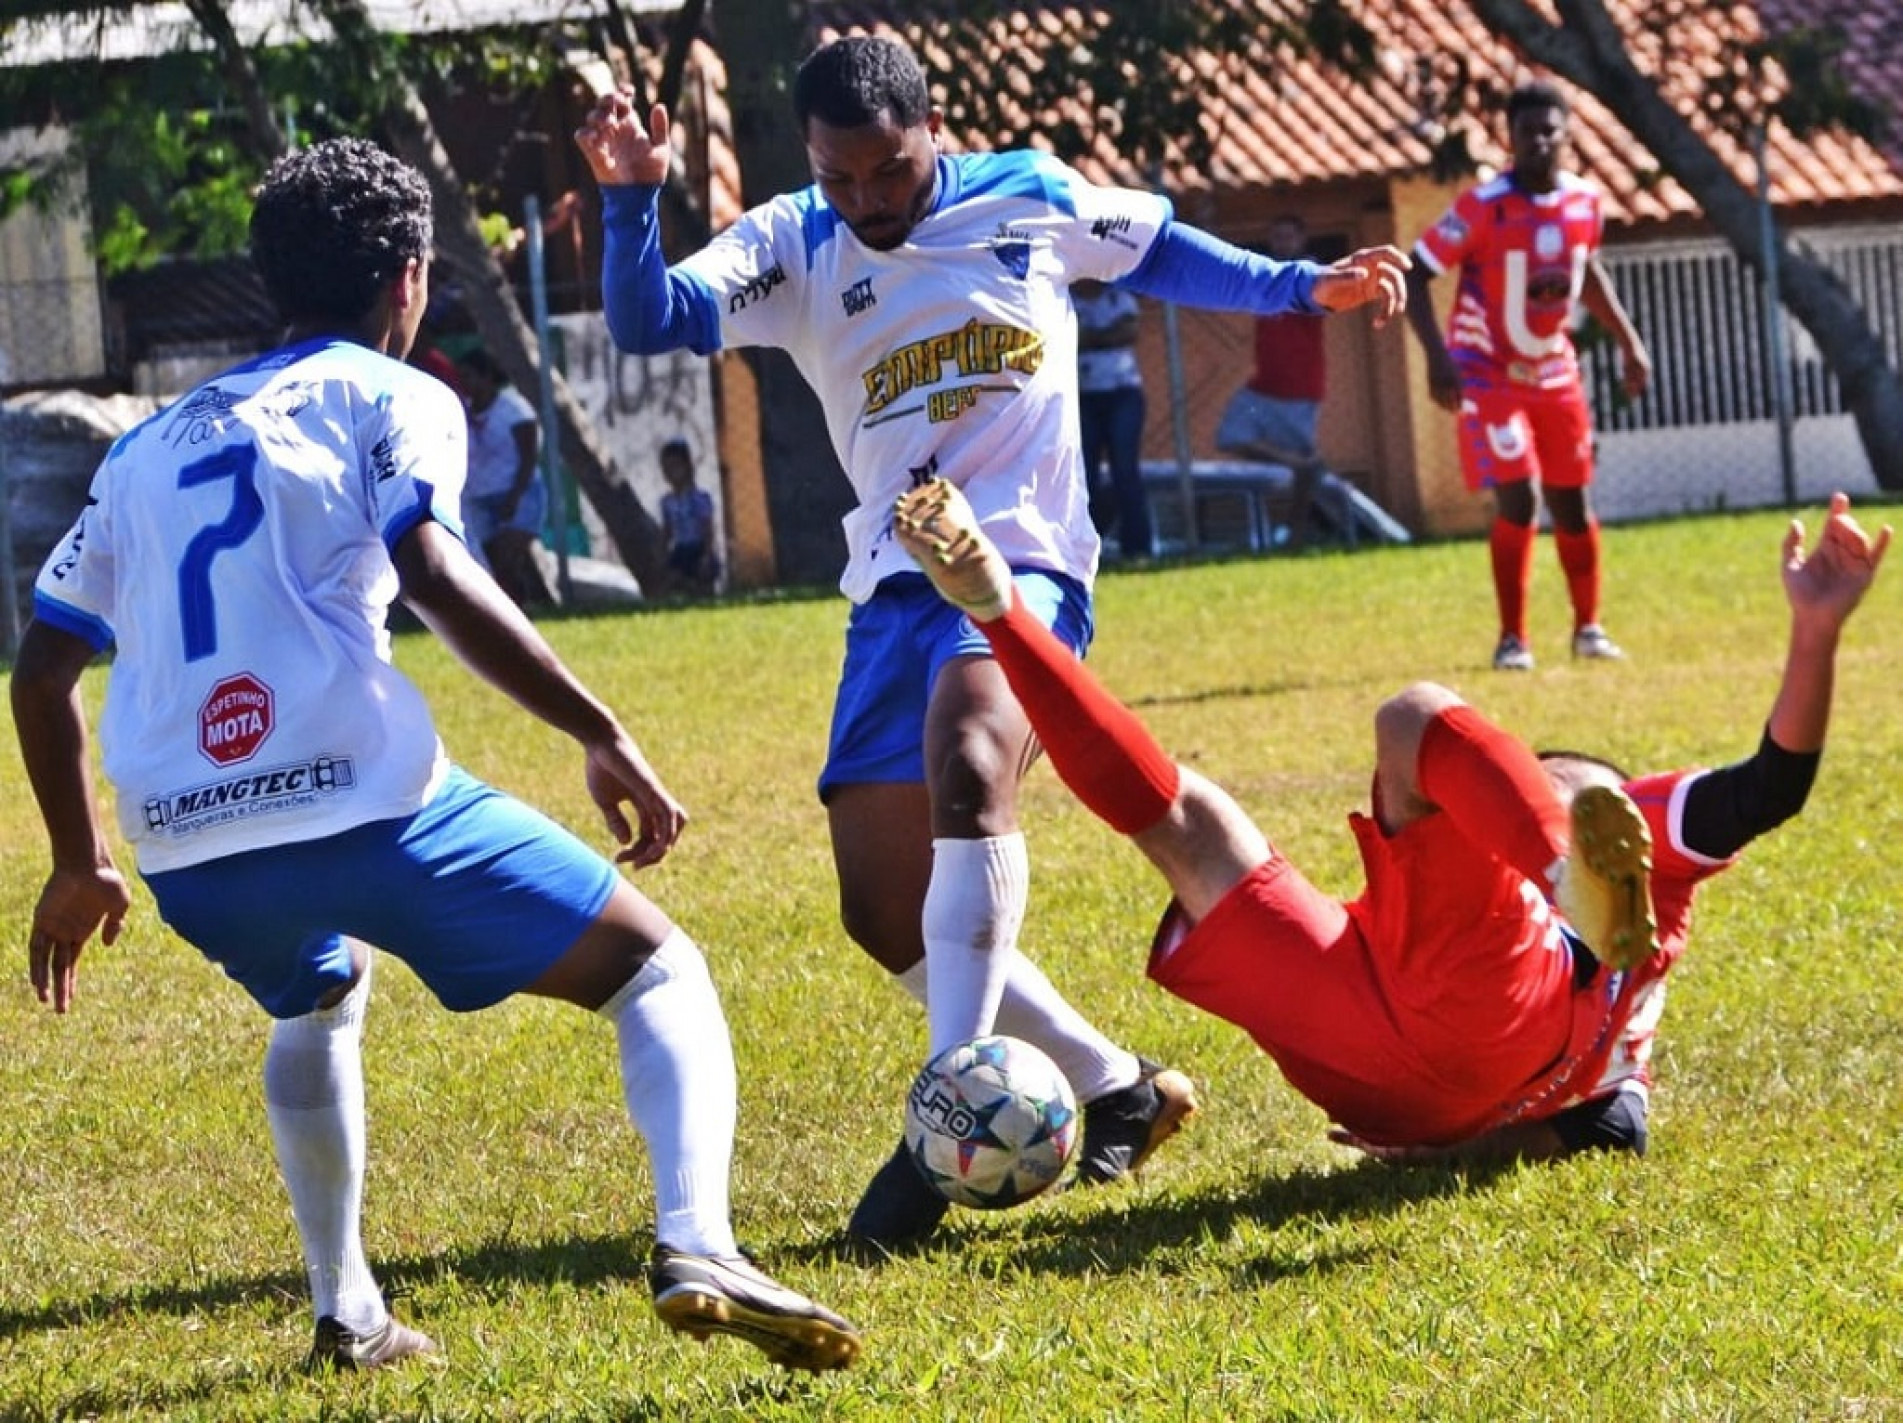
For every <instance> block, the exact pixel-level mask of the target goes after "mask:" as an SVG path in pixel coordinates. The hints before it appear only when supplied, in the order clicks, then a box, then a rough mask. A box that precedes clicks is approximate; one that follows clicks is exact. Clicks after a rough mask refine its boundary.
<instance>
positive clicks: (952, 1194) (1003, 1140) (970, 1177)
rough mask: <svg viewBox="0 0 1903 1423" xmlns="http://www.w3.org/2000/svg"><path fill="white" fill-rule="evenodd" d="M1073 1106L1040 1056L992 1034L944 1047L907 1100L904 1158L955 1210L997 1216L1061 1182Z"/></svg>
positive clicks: (1074, 1135)
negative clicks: (968, 1209)
mask: <svg viewBox="0 0 1903 1423" xmlns="http://www.w3.org/2000/svg"><path fill="white" fill-rule="evenodd" d="M1078 1135H1079V1123H1078V1119H1077V1098H1076V1096H1075V1094H1074V1093H1072V1091H1071V1087H1070V1083H1069V1081H1068V1080H1066V1078H1065V1077H1064V1074H1063V1072H1062V1071H1060V1070H1059V1068H1058V1066H1057V1064H1056V1063H1054V1062H1052V1061H1051V1060H1050V1058H1049V1057H1047V1056H1046V1055H1045V1054H1044V1053H1043V1051H1041V1050H1040V1049H1038V1048H1036V1047H1033V1046H1032V1045H1031V1044H1030V1043H1027V1042H1024V1041H1023V1040H1021V1039H1019V1038H1011V1037H1004V1036H1002V1035H993V1036H991V1037H983V1038H973V1039H972V1040H971V1041H970V1042H965V1043H959V1044H958V1045H957V1046H955V1047H951V1048H947V1049H946V1050H945V1051H944V1052H942V1053H940V1054H939V1055H938V1056H937V1057H935V1058H933V1059H932V1060H931V1061H930V1062H928V1063H927V1064H926V1065H925V1068H924V1070H923V1071H921V1072H920V1073H919V1075H918V1077H917V1078H916V1079H915V1080H914V1081H913V1083H912V1090H911V1093H910V1094H909V1095H908V1096H907V1097H906V1099H905V1149H906V1150H907V1151H908V1152H909V1153H910V1154H911V1157H912V1162H913V1164H914V1165H915V1166H917V1167H918V1169H919V1172H920V1174H922V1175H923V1176H924V1177H925V1179H926V1180H927V1181H930V1182H931V1183H932V1185H933V1186H935V1187H936V1188H937V1189H938V1191H939V1193H940V1194H941V1195H943V1196H944V1197H945V1199H947V1200H948V1201H951V1202H952V1203H953V1204H955V1205H961V1206H976V1207H977V1208H978V1209H980V1210H1003V1209H1005V1208H1006V1207H1008V1206H1015V1205H1017V1204H1019V1203H1020V1202H1023V1201H1028V1200H1030V1199H1031V1197H1033V1196H1035V1195H1037V1194H1038V1193H1039V1192H1041V1191H1046V1190H1049V1189H1050V1188H1051V1187H1052V1186H1053V1185H1055V1184H1056V1183H1057V1181H1058V1179H1059V1178H1060V1177H1062V1176H1063V1174H1064V1168H1065V1167H1067V1166H1068V1165H1069V1164H1070V1159H1071V1157H1072V1156H1073V1155H1074V1154H1075V1153H1076V1150H1077V1141H1078Z"/></svg>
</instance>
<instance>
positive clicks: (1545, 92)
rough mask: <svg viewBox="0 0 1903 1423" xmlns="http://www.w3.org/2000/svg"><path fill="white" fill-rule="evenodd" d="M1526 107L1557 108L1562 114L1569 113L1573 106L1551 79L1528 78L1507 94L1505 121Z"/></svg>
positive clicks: (1523, 110)
mask: <svg viewBox="0 0 1903 1423" xmlns="http://www.w3.org/2000/svg"><path fill="white" fill-rule="evenodd" d="M1528 109H1558V110H1559V111H1560V112H1561V113H1562V114H1570V113H1572V111H1573V106H1572V103H1571V101H1569V100H1568V99H1567V97H1566V95H1565V92H1564V91H1563V90H1561V89H1560V87H1559V85H1557V84H1555V83H1553V82H1552V81H1551V80H1549V79H1529V80H1528V81H1527V82H1526V83H1524V84H1522V85H1520V86H1519V87H1518V88H1516V89H1515V90H1514V91H1513V92H1512V93H1511V94H1509V95H1507V122H1508V123H1512V122H1513V120H1514V119H1516V118H1517V117H1519V116H1520V115H1521V114H1523V113H1525V112H1526V111H1527V110H1528Z"/></svg>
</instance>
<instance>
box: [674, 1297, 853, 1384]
mask: <svg viewBox="0 0 1903 1423" xmlns="http://www.w3.org/2000/svg"><path fill="white" fill-rule="evenodd" d="M654 1312H655V1313H656V1314H658V1315H659V1316H660V1317H661V1322H662V1323H663V1324H665V1325H667V1327H668V1328H669V1329H673V1330H676V1331H678V1332H679V1333H682V1334H685V1335H687V1336H688V1337H689V1338H690V1339H695V1340H698V1341H700V1342H702V1343H705V1342H706V1341H707V1340H709V1339H711V1338H712V1337H713V1336H714V1335H716V1334H725V1335H728V1336H730V1337H732V1338H735V1339H740V1340H744V1341H745V1342H746V1343H748V1344H751V1345H753V1347H754V1348H756V1349H758V1350H759V1351H760V1352H761V1353H763V1354H765V1355H766V1356H767V1358H768V1359H770V1360H772V1361H773V1362H774V1363H776V1364H779V1365H780V1366H781V1367H782V1368H788V1369H804V1370H806V1371H807V1372H809V1373H825V1372H826V1371H828V1370H830V1369H843V1368H846V1367H847V1366H848V1365H850V1364H851V1363H852V1362H853V1360H855V1359H857V1358H858V1357H859V1347H860V1343H859V1336H858V1335H856V1334H853V1333H851V1332H849V1331H847V1330H844V1329H840V1328H838V1327H837V1326H835V1325H831V1324H828V1323H827V1322H826V1321H825V1320H823V1319H812V1318H805V1317H800V1316H795V1315H779V1314H767V1313H763V1312H762V1311H759V1310H756V1309H752V1308H750V1307H749V1306H747V1305H745V1304H742V1303H741V1302H740V1301H738V1300H734V1299H729V1298H728V1297H727V1296H726V1295H723V1294H721V1293H720V1292H719V1291H718V1290H711V1289H704V1288H701V1287H700V1286H698V1285H677V1286H676V1287H674V1288H673V1289H671V1290H668V1291H667V1292H665V1293H664V1294H662V1295H660V1296H659V1297H658V1298H656V1299H655V1301H654Z"/></svg>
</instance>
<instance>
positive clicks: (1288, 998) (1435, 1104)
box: [1149, 814, 1574, 1145]
mask: <svg viewBox="0 0 1903 1423" xmlns="http://www.w3.org/2000/svg"><path fill="white" fill-rule="evenodd" d="M1352 821H1353V825H1354V830H1355V835H1356V838H1357V839H1358V840H1359V841H1360V844H1361V856H1362V862H1363V864H1364V865H1365V866H1366V869H1367V873H1368V887H1367V890H1366V891H1365V892H1364V893H1363V895H1362V897H1361V898H1360V899H1358V900H1355V901H1353V902H1351V903H1344V902H1342V901H1341V900H1339V899H1336V898H1334V897H1333V896H1331V895H1327V894H1324V893H1322V892H1321V891H1320V890H1318V889H1316V888H1315V887H1314V886H1313V885H1312V884H1310V883H1309V882H1308V880H1306V879H1305V878H1303V876H1302V875H1301V873H1300V872H1299V871H1297V870H1296V869H1295V868H1294V866H1292V865H1290V864H1289V863H1288V861H1286V860H1284V859H1283V858H1282V857H1281V856H1280V855H1279V854H1272V855H1271V857H1270V859H1269V860H1268V861H1267V862H1266V863H1265V864H1263V865H1262V866H1261V867H1260V868H1258V869H1257V870H1256V871H1255V872H1254V873H1253V874H1251V875H1250V876H1249V877H1248V878H1247V879H1245V880H1244V881H1243V882H1242V883H1241V884H1239V885H1237V886H1236V887H1235V889H1233V890H1231V891H1230V892H1229V894H1228V895H1226V896H1225V897H1224V898H1223V900H1222V902H1221V903H1219V904H1218V905H1217V906H1216V907H1215V909H1214V910H1212V911H1211V912H1210V913H1209V915H1208V916H1207V917H1206V918H1204V919H1203V920H1202V922H1201V923H1198V924H1195V925H1193V926H1186V924H1185V921H1184V920H1183V917H1182V914H1181V911H1180V910H1179V909H1177V908H1176V907H1175V906H1171V910H1170V913H1169V914H1168V915H1166V916H1165V918H1164V922H1163V925H1162V927H1161V928H1160V929H1159V930H1158V934H1157V943H1156V947H1155V948H1154V949H1153V950H1152V953H1151V957H1150V968H1149V973H1150V977H1151V978H1153V979H1154V980H1155V981H1156V982H1157V983H1158V984H1160V985H1161V986H1162V987H1163V988H1165V989H1167V990H1169V991H1170V992H1171V993H1173V994H1175V995H1176V996H1177V997H1179V998H1182V999H1183V1000H1185V1001H1186V1002H1189V1003H1193V1004H1194V1005H1196V1006H1197V1007H1198V1008H1201V1009H1203V1010H1204V1011H1205V1012H1208V1013H1213V1014H1215V1015H1216V1016H1217V1017H1219V1018H1223V1019H1226V1020H1227V1021H1229V1022H1231V1023H1234V1024H1236V1026H1238V1027H1240V1028H1242V1029H1243V1030H1244V1031H1245V1032H1247V1033H1248V1034H1249V1035H1250V1036H1251V1037H1253V1038H1254V1039H1255V1041H1256V1043H1257V1044H1258V1045H1259V1046H1260V1047H1261V1048H1262V1049H1263V1050H1264V1051H1265V1052H1267V1053H1268V1054H1269V1055H1270V1056H1271V1057H1273V1058H1274V1059H1275V1062H1276V1065H1277V1066H1278V1067H1280V1068H1281V1070H1282V1073H1283V1075H1284V1076H1285V1077H1287V1078H1288V1080H1289V1082H1290V1084H1291V1085H1292V1086H1294V1087H1295V1089H1296V1090H1297V1091H1299V1092H1300V1093H1301V1094H1302V1095H1303V1096H1305V1097H1307V1098H1308V1099H1309V1100H1310V1101H1312V1102H1314V1103H1315V1104H1316V1105H1317V1106H1319V1107H1320V1108H1321V1109H1322V1110H1323V1111H1325V1112H1327V1113H1328V1114H1329V1115H1330V1117H1331V1118H1332V1119H1333V1120H1334V1121H1336V1122H1338V1123H1340V1124H1341V1125H1342V1126H1345V1127H1347V1128H1348V1129H1350V1130H1351V1131H1354V1132H1356V1133H1357V1134H1359V1135H1361V1136H1364V1137H1367V1138H1368V1139H1369V1140H1371V1141H1378V1142H1383V1143H1387V1144H1390V1145H1407V1144H1418V1143H1442V1142H1452V1141H1459V1140H1462V1139H1464V1138H1465V1137H1468V1136H1471V1135H1473V1134H1474V1133H1475V1132H1476V1131H1479V1130H1481V1129H1482V1128H1484V1127H1486V1126H1488V1125H1490V1124H1492V1122H1493V1121H1494V1120H1495V1119H1496V1116H1497V1114H1498V1112H1499V1111H1500V1109H1501V1107H1502V1105H1503V1104H1506V1103H1509V1102H1512V1101H1515V1100H1517V1099H1519V1098H1521V1097H1523V1096H1524V1095H1525V1093H1526V1091H1527V1089H1528V1087H1529V1085H1530V1084H1533V1083H1535V1082H1538V1081H1540V1080H1542V1079H1543V1078H1544V1076H1545V1075H1546V1073H1547V1071H1548V1070H1549V1069H1550V1068H1551V1067H1552V1066H1553V1065H1554V1063H1555V1061H1556V1060H1557V1059H1558V1058H1559V1057H1560V1055H1561V1054H1562V1053H1564V1052H1565V1050H1566V1048H1567V1044H1568V1041H1569V1037H1570V1035H1571V1033H1572V1031H1573V1014H1574V1001H1573V1000H1574V991H1573V982H1572V955H1571V951H1570V950H1569V949H1568V947H1567V945H1566V941H1565V939H1564V937H1563V936H1562V935H1561V934H1560V932H1559V928H1558V923H1557V921H1556V920H1555V919H1554V917H1553V915H1552V912H1551V911H1550V910H1549V909H1548V907H1547V904H1546V901H1545V898H1544V897H1543V896H1542V895H1541V893H1540V892H1539V890H1538V889H1537V888H1536V887H1535V886H1534V885H1532V884H1531V883H1529V882H1528V881H1527V880H1525V879H1523V878H1522V877H1521V876H1520V875H1519V874H1518V873H1516V872H1515V871H1514V870H1512V869H1511V868H1509V867H1508V866H1507V865H1505V864H1504V863H1502V862H1501V861H1499V860H1496V859H1494V858H1493V857H1492V856H1490V855H1489V854H1487V853H1486V851H1484V850H1482V849H1481V848H1479V847H1478V846H1476V845H1475V844H1474V843H1473V842H1472V841H1470V840H1468V839H1467V838H1466V837H1465V836H1463V835H1461V834H1460V833H1459V832H1458V831H1457V830H1455V829H1454V827H1453V824H1452V822H1451V821H1450V820H1449V818H1448V817H1447V816H1445V815H1440V814H1435V815H1429V816H1427V817H1425V818H1423V819H1421V820H1418V821H1415V822H1413V823H1412V824H1410V825H1408V826H1406V827H1405V828H1404V829H1402V831H1401V832H1400V833H1399V834H1398V835H1395V836H1392V837H1390V836H1385V835H1383V834H1382V833H1381V831H1380V828H1379V827H1378V826H1376V825H1375V823H1374V822H1373V821H1371V820H1368V819H1367V818H1365V817H1363V816H1355V817H1353V818H1352Z"/></svg>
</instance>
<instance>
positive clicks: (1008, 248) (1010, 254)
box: [991, 241, 1031, 281]
mask: <svg viewBox="0 0 1903 1423" xmlns="http://www.w3.org/2000/svg"><path fill="white" fill-rule="evenodd" d="M991 255H992V256H993V257H996V258H997V259H998V265H999V266H1001V267H1003V268H1004V269H1005V271H1007V272H1009V273H1010V274H1011V275H1012V276H1014V277H1016V278H1017V279H1018V280H1019V281H1023V280H1024V279H1025V278H1026V277H1027V276H1029V275H1030V274H1031V244H1030V243H1028V242H1016V241H1003V242H993V243H992V244H991Z"/></svg>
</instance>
